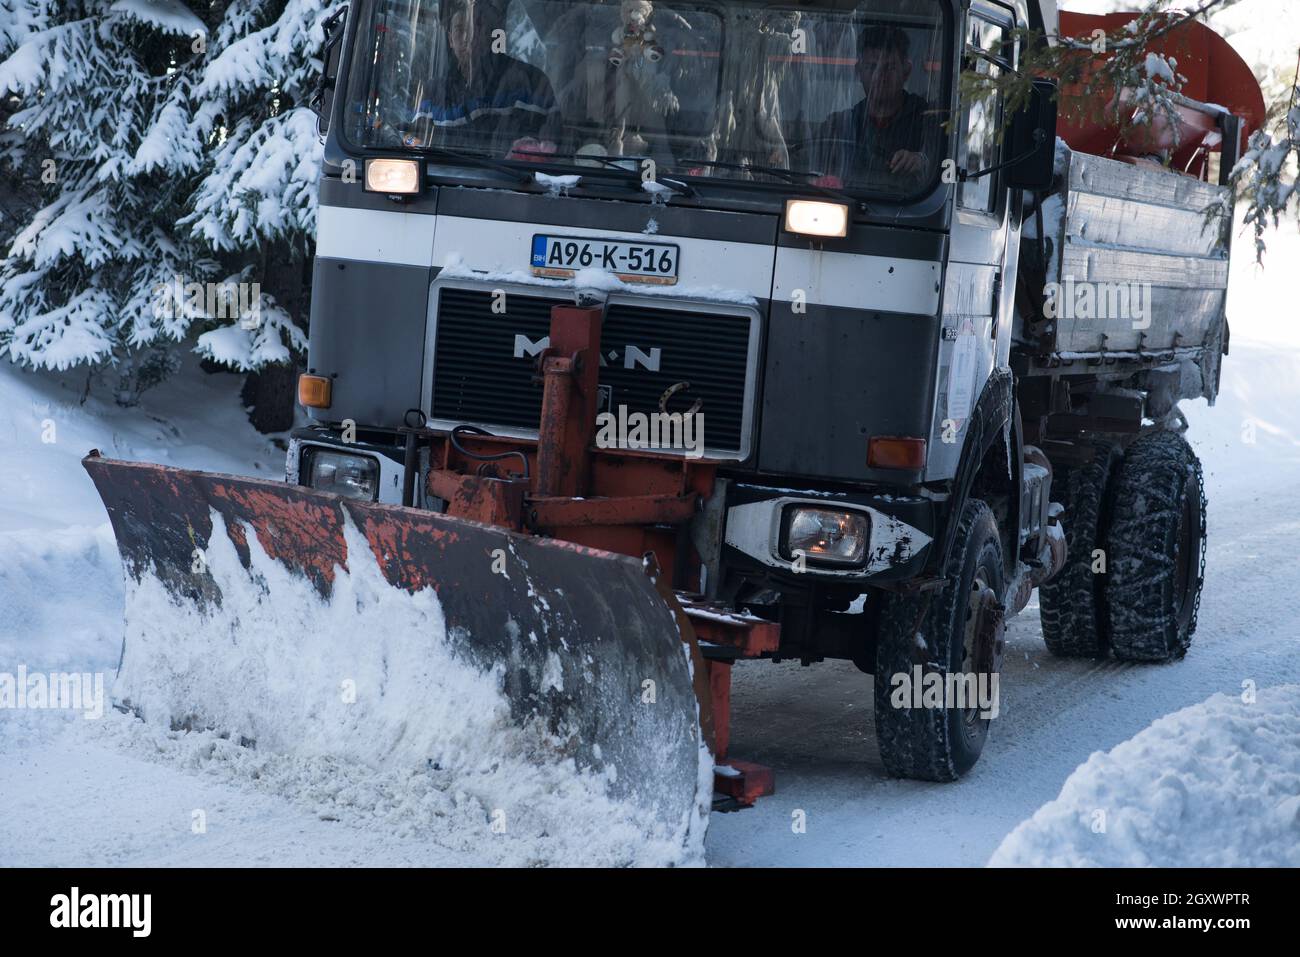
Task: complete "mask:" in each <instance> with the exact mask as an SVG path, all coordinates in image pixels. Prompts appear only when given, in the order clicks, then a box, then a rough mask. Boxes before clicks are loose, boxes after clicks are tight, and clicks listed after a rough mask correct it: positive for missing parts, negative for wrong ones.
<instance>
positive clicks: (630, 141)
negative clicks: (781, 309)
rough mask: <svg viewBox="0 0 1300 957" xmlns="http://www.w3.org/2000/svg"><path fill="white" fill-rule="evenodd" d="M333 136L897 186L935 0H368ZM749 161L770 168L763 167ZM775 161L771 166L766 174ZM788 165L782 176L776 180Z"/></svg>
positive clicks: (938, 25) (915, 153)
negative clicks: (783, 1) (797, 0)
mask: <svg viewBox="0 0 1300 957" xmlns="http://www.w3.org/2000/svg"><path fill="white" fill-rule="evenodd" d="M370 9H371V10H372V11H373V13H372V20H371V23H370V25H369V29H363V30H361V31H360V33H359V35H358V41H357V43H358V48H357V51H356V56H354V58H353V63H354V64H356V67H355V68H354V69H353V71H352V78H351V81H350V83H349V89H348V112H347V117H346V121H345V127H346V128H345V136H346V138H347V139H348V140H349V141H351V142H352V143H353V144H355V145H356V146H360V147H371V148H382V149H386V150H401V149H409V150H422V149H423V150H436V149H445V150H454V151H456V152H459V153H466V154H473V155H475V156H479V157H491V158H495V159H512V160H523V161H528V162H533V163H539V164H540V163H547V164H550V163H555V164H560V165H566V166H574V165H576V166H579V167H591V168H593V169H594V168H602V167H603V168H606V169H608V168H611V167H615V166H624V167H626V168H628V169H632V170H637V171H639V172H642V173H643V174H644V171H645V168H646V167H647V166H648V165H649V164H650V163H653V164H654V167H655V170H656V172H665V173H671V174H675V175H679V176H681V175H686V176H699V177H713V178H725V179H728V180H731V181H736V180H761V181H765V182H770V183H775V182H782V181H793V182H801V181H804V179H805V178H806V179H807V181H808V182H810V183H816V184H817V185H821V186H828V187H836V188H845V189H855V190H863V191H869V192H872V193H877V194H879V193H885V194H893V195H896V196H902V195H910V194H915V193H917V192H918V191H919V190H920V189H922V188H924V187H925V186H927V185H928V184H929V183H930V182H931V181H932V177H933V176H934V174H935V169H936V165H937V164H938V162H939V160H940V158H941V156H942V150H943V129H942V125H943V122H944V120H945V118H946V109H947V106H946V105H947V87H946V71H945V68H944V64H945V55H944V51H945V49H946V45H945V33H944V19H943V11H942V5H941V3H940V2H938V0H864V2H857V3H855V2H853V0H839V2H835V0H821V2H819V3H818V4H817V6H799V7H797V8H796V7H793V6H789V5H777V4H771V5H768V4H762V3H755V2H726V3H708V2H672V3H668V2H662V0H653V2H652V0H621V2H619V0H610V2H600V0H376V2H375V3H373V4H372V5H371V7H370ZM759 168H766V169H767V170H768V171H769V172H766V173H763V172H761V171H759ZM773 171H775V172H773ZM782 173H784V175H782Z"/></svg>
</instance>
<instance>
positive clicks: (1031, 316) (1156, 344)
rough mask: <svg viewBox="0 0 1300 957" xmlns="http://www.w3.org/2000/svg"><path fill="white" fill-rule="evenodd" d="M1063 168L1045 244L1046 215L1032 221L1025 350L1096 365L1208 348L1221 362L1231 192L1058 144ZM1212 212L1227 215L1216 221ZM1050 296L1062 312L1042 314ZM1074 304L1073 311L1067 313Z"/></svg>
mask: <svg viewBox="0 0 1300 957" xmlns="http://www.w3.org/2000/svg"><path fill="white" fill-rule="evenodd" d="M1057 173H1058V175H1057V177H1056V184H1057V185H1056V189H1055V191H1054V192H1052V193H1051V194H1049V195H1048V196H1047V197H1046V198H1045V200H1044V201H1043V204H1042V214H1041V222H1042V232H1043V239H1042V242H1041V243H1040V241H1039V237H1038V225H1037V224H1038V217H1036V216H1035V215H1034V214H1033V213H1031V212H1027V213H1026V217H1025V228H1024V233H1023V239H1022V243H1021V264H1022V273H1021V283H1022V286H1021V290H1020V293H1021V299H1020V300H1019V302H1020V304H1021V308H1020V315H1021V317H1022V320H1021V321H1020V322H1019V323H1018V329H1017V337H1016V345H1017V351H1019V352H1021V353H1024V354H1027V355H1029V356H1033V357H1035V360H1036V364H1041V363H1042V362H1043V360H1044V359H1045V358H1046V359H1051V360H1061V361H1066V362H1077V361H1079V360H1083V361H1085V362H1087V361H1088V360H1092V363H1091V364H1093V365H1096V364H1097V363H1098V362H1104V361H1107V360H1108V359H1116V358H1127V359H1136V360H1138V361H1144V362H1163V361H1171V360H1173V359H1175V358H1178V359H1191V360H1193V361H1199V360H1201V359H1203V358H1204V357H1205V354H1206V353H1207V351H1208V350H1214V355H1215V356H1217V353H1218V351H1219V348H1220V343H1221V337H1222V335H1223V321H1224V306H1225V300H1226V295H1227V286H1228V247H1229V242H1230V233H1229V229H1228V223H1230V222H1231V209H1232V205H1231V196H1230V195H1229V193H1230V189H1229V187H1225V186H1216V185H1214V184H1211V183H1205V182H1201V181H1199V180H1196V179H1192V178H1190V177H1187V176H1182V175H1179V174H1177V173H1173V172H1170V171H1169V170H1166V169H1160V168H1151V167H1144V166H1135V165H1130V164H1128V163H1123V162H1119V161H1117V160H1112V159H1107V158H1104V157H1101V156H1093V155H1090V154H1087V153H1078V152H1074V151H1072V150H1070V149H1069V148H1068V147H1067V146H1065V144H1064V143H1061V142H1058V144H1057ZM1212 206H1216V207H1217V206H1222V208H1223V209H1225V210H1226V211H1227V215H1223V214H1219V215H1211V216H1207V213H1206V211H1207V210H1208V209H1209V208H1211V207H1212ZM1049 284H1057V285H1056V287H1055V289H1053V287H1052V286H1051V285H1049ZM1085 286H1086V287H1089V288H1088V290H1087V291H1085V290H1084V287H1085ZM1053 294H1054V296H1055V300H1054V305H1055V306H1056V308H1055V309H1054V310H1053V311H1055V312H1056V313H1057V315H1055V316H1045V315H1044V310H1043V308H1042V304H1043V303H1044V301H1045V297H1047V298H1051V296H1052V295H1053ZM1126 295H1127V296H1129V297H1130V298H1129V308H1127V309H1125V308H1123V305H1124V302H1123V297H1124V296H1126ZM1088 297H1091V298H1092V301H1093V307H1092V308H1091V309H1089V308H1088V306H1087V302H1086V300H1087V298H1088ZM1108 297H1110V298H1109V302H1106V303H1103V302H1102V300H1103V299H1106V298H1108ZM1134 297H1136V298H1134ZM1070 302H1072V303H1073V305H1074V308H1073V309H1069V308H1066V306H1067V304H1068V303H1070ZM1134 303H1140V307H1138V308H1134V306H1133V304H1134ZM1117 304H1118V305H1120V306H1121V308H1119V309H1115V306H1116V305H1117ZM1115 313H1118V314H1115ZM1216 364H1217V363H1216Z"/></svg>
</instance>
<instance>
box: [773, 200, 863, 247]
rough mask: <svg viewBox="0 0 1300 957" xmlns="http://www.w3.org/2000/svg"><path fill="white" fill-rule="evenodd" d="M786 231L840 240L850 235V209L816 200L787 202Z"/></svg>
mask: <svg viewBox="0 0 1300 957" xmlns="http://www.w3.org/2000/svg"><path fill="white" fill-rule="evenodd" d="M785 229H786V232H789V233H801V234H803V235H804V236H830V237H833V238H839V237H843V236H847V235H848V234H849V208H848V207H847V206H845V205H844V204H843V203H827V202H823V201H822V200H814V199H787V200H786V201H785Z"/></svg>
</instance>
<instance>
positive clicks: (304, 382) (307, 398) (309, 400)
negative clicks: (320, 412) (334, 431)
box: [298, 373, 330, 409]
mask: <svg viewBox="0 0 1300 957" xmlns="http://www.w3.org/2000/svg"><path fill="white" fill-rule="evenodd" d="M298 404H299V405H301V406H303V407H304V408H307V409H328V408H329V407H330V380H329V379H327V378H325V376H323V375H306V374H305V373H304V374H303V375H300V376H298Z"/></svg>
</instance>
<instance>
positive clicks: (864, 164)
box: [823, 24, 938, 184]
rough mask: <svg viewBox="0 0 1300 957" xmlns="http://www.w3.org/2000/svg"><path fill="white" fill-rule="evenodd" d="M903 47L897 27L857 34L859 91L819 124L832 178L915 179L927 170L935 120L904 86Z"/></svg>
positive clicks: (907, 60) (906, 61)
mask: <svg viewBox="0 0 1300 957" xmlns="http://www.w3.org/2000/svg"><path fill="white" fill-rule="evenodd" d="M909 46H910V41H909V40H908V37H907V33H906V32H905V31H904V30H902V29H901V28H899V27H894V26H888V25H883V24H876V25H869V26H866V27H864V28H863V29H862V31H861V33H860V34H859V36H858V57H857V64H856V73H857V78H858V81H859V82H860V83H861V84H862V91H863V93H864V94H865V95H864V96H863V98H862V99H861V100H859V101H858V102H857V103H855V104H854V105H853V106H851V107H849V108H848V109H846V110H840V111H839V112H836V113H832V114H830V115H829V116H828V117H827V118H826V121H825V124H824V131H823V136H824V137H825V138H826V139H827V140H828V141H834V142H835V143H837V148H836V149H835V150H834V155H835V157H836V160H837V161H836V162H834V163H833V164H832V168H835V169H836V170H837V172H836V174H835V175H834V177H833V178H835V179H838V180H841V181H843V182H848V183H855V182H856V183H862V182H868V183H869V182H872V181H877V182H878V181H881V180H884V181H886V182H894V183H896V182H900V181H902V182H912V183H915V184H919V182H920V180H921V179H922V178H923V177H925V176H926V175H927V174H928V172H929V170H930V168H931V159H932V157H933V155H934V152H935V149H936V143H937V134H938V120H937V117H936V115H935V113H934V111H933V110H932V109H931V107H930V104H929V102H928V101H927V100H926V99H925V98H924V97H922V96H918V95H917V94H915V93H912V92H910V91H909V90H908V89H907V79H908V77H909V76H911V73H912V59H911V55H910V52H909Z"/></svg>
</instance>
